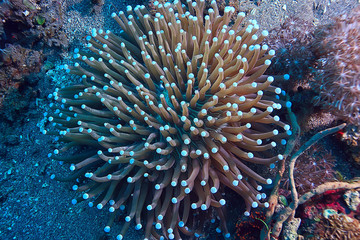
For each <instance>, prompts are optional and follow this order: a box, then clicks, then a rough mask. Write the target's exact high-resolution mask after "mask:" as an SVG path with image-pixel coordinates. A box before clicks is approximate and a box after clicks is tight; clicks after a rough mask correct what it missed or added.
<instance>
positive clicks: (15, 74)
mask: <svg viewBox="0 0 360 240" xmlns="http://www.w3.org/2000/svg"><path fill="white" fill-rule="evenodd" d="M0 57H1V61H0V67H1V68H0V108H1V107H2V105H3V101H4V99H5V98H6V96H8V95H11V93H15V92H18V91H17V90H18V89H19V88H21V87H22V88H23V87H24V86H25V85H26V84H24V83H25V76H27V75H29V74H30V73H36V72H39V71H40V69H41V66H42V61H43V59H44V56H43V54H42V52H41V51H35V50H32V49H28V48H23V47H21V46H20V45H11V44H8V45H7V46H6V48H5V49H3V50H2V52H1V53H0ZM9 98H12V97H11V96H9ZM9 110H10V109H9ZM9 119H12V118H9Z"/></svg>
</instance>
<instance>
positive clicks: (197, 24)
mask: <svg viewBox="0 0 360 240" xmlns="http://www.w3.org/2000/svg"><path fill="white" fill-rule="evenodd" d="M153 5H154V8H155V10H156V13H155V14H154V15H151V14H150V12H149V11H148V10H147V9H146V8H145V7H144V6H137V7H135V8H134V9H133V8H132V7H130V6H129V7H128V8H127V10H126V12H127V15H126V14H125V13H124V12H122V11H120V13H119V15H117V14H115V13H113V14H112V17H113V18H114V19H115V20H116V22H117V23H118V24H119V25H120V27H121V28H122V30H123V31H124V32H122V33H121V34H120V35H119V36H117V35H115V34H114V33H112V32H111V31H104V30H102V29H100V30H95V29H94V30H93V31H92V35H91V36H88V37H87V38H86V39H87V40H88V44H87V48H88V49H89V50H90V51H82V50H79V49H76V51H75V59H77V62H76V63H75V65H74V66H65V69H66V71H68V72H69V73H71V74H75V75H78V76H79V77H81V81H82V82H81V83H80V84H78V85H74V86H69V87H65V88H61V89H56V91H55V92H54V93H53V94H51V95H50V96H49V97H50V98H54V99H55V100H56V101H57V102H58V103H59V104H52V106H53V108H54V113H53V115H52V116H50V117H49V118H48V119H49V121H50V122H53V123H54V126H55V127H56V131H48V132H46V131H45V133H47V134H54V135H57V136H58V139H59V140H60V141H62V142H65V143H67V144H66V145H65V146H64V147H63V148H62V149H55V150H54V154H52V155H51V157H52V158H53V159H56V160H59V161H64V162H67V163H70V164H71V166H70V170H72V171H73V174H72V175H71V176H70V177H69V178H66V180H70V179H74V180H75V179H78V183H77V184H76V185H74V187H73V189H74V190H76V191H77V192H79V193H80V195H79V197H78V198H76V199H74V201H73V202H74V203H77V202H79V201H83V200H86V199H91V202H90V205H91V206H95V205H96V206H97V207H98V208H99V209H102V208H105V207H107V205H109V211H110V212H111V216H112V217H111V219H110V221H109V223H108V225H107V226H106V227H105V231H106V232H109V231H110V229H111V226H112V224H113V220H114V218H115V216H116V215H117V214H118V213H120V212H123V211H125V212H126V216H125V223H124V225H123V228H122V230H121V232H120V233H119V235H118V236H117V238H118V239H122V238H123V237H124V235H125V233H126V231H127V229H128V228H129V226H130V224H131V223H132V222H134V223H136V229H141V228H143V226H144V228H145V238H147V239H148V238H150V237H151V235H152V236H154V237H155V238H159V239H162V238H168V239H174V238H176V239H180V238H181V236H186V235H188V236H195V237H199V236H200V235H201V234H202V233H203V231H204V229H203V228H204V222H205V221H206V219H209V217H213V214H215V213H216V214H215V215H216V216H217V217H218V219H220V221H219V222H218V223H217V224H219V228H218V229H219V231H220V230H221V231H222V232H223V233H224V236H225V237H230V234H229V232H228V230H227V226H226V220H225V216H224V209H225V208H224V207H223V206H224V205H225V203H226V199H224V195H223V193H224V189H225V188H226V187H228V188H230V189H232V190H233V191H234V192H235V193H237V194H238V195H240V196H241V197H242V198H243V199H244V201H245V205H246V211H245V215H249V214H250V210H251V208H257V207H268V204H267V203H266V202H265V200H264V199H266V194H265V193H264V192H263V191H262V188H263V186H262V185H270V184H271V183H272V180H271V179H270V178H264V177H263V176H261V174H260V171H259V172H257V169H258V166H265V167H266V168H268V167H271V166H273V165H274V163H276V162H277V161H279V160H280V161H281V160H283V156H282V155H281V154H279V152H281V151H282V150H281V145H284V144H286V139H287V137H288V135H290V134H291V131H290V126H289V125H287V124H285V123H283V122H282V121H280V117H279V116H278V115H276V114H275V113H274V112H275V111H276V110H279V109H281V106H282V105H281V103H282V101H280V100H278V99H279V98H280V97H279V95H280V94H281V93H282V91H281V89H280V88H278V87H274V86H272V85H271V84H272V82H273V81H274V80H275V79H276V78H282V77H278V76H274V77H272V76H267V75H263V74H264V72H265V71H266V69H267V68H268V66H269V65H270V63H271V61H270V60H269V59H270V58H271V57H272V56H273V55H274V51H272V50H270V51H269V54H267V50H268V46H267V45H262V46H261V45H260V44H261V43H262V40H263V39H264V38H265V37H266V36H267V34H268V33H267V31H263V32H262V33H260V34H258V35H257V34H256V32H257V30H258V29H259V26H258V25H257V24H256V22H255V21H249V22H245V23H242V20H243V19H244V16H245V14H244V13H239V14H237V18H236V20H235V22H234V24H233V25H231V26H230V25H229V23H230V21H231V17H232V15H233V14H234V11H235V9H234V8H232V7H227V8H225V9H224V14H223V15H220V13H219V9H218V7H217V5H216V3H215V2H212V3H211V8H209V9H208V11H207V12H208V14H209V15H206V16H204V8H205V3H204V1H201V0H199V1H196V2H191V1H189V2H188V5H187V6H186V5H182V4H181V2H180V1H175V2H174V3H173V4H171V3H164V4H161V3H159V2H154V4H153ZM136 16H137V17H136ZM243 25H244V26H243ZM77 146H85V147H86V148H85V149H86V150H83V152H79V153H78V154H71V155H70V156H69V155H68V154H67V152H68V151H70V149H72V148H73V147H77ZM259 169H260V168H259ZM145 219H146V220H145ZM153 223H154V224H153Z"/></svg>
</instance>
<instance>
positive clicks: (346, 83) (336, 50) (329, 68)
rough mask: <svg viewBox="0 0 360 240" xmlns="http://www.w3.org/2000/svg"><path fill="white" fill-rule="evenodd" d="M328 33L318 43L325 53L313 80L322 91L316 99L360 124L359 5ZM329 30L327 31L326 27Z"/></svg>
mask: <svg viewBox="0 0 360 240" xmlns="http://www.w3.org/2000/svg"><path fill="white" fill-rule="evenodd" d="M326 30H327V31H328V35H327V36H326V37H324V39H323V41H322V42H320V43H317V50H318V52H319V53H318V54H320V55H322V57H326V60H325V63H324V66H323V67H322V69H321V71H320V74H319V76H318V77H317V78H316V79H315V80H316V81H314V82H313V86H314V88H315V89H316V90H317V91H318V92H319V93H320V94H319V96H318V97H317V98H316V103H317V104H319V105H322V106H325V107H328V108H330V109H331V110H332V112H333V113H334V114H335V115H337V116H340V117H341V118H344V119H346V120H348V121H349V122H351V123H354V124H356V125H359V124H360V7H357V8H355V9H353V11H352V12H350V13H348V14H344V15H341V16H340V17H338V18H337V19H336V22H335V24H334V26H332V27H330V28H328V29H326ZM325 32H326V31H325Z"/></svg>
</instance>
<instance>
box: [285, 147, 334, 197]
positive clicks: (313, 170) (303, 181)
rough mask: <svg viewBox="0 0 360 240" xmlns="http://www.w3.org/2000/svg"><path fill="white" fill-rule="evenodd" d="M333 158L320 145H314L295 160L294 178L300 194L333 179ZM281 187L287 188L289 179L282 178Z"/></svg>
mask: <svg viewBox="0 0 360 240" xmlns="http://www.w3.org/2000/svg"><path fill="white" fill-rule="evenodd" d="M335 162H336V161H335V158H334V157H333V156H332V154H331V152H330V151H329V150H327V149H324V148H323V147H322V146H321V145H315V146H314V147H312V148H311V149H309V150H308V151H306V152H305V153H304V154H303V155H302V156H300V157H299V159H298V161H296V165H295V168H294V179H295V183H296V188H297V190H298V192H299V193H300V194H302V193H305V192H308V191H310V190H311V189H314V188H315V187H317V186H318V185H320V184H323V183H325V182H328V181H332V180H335V173H336V172H335V170H334V167H335ZM283 188H284V189H288V188H289V179H288V178H286V179H284V180H283Z"/></svg>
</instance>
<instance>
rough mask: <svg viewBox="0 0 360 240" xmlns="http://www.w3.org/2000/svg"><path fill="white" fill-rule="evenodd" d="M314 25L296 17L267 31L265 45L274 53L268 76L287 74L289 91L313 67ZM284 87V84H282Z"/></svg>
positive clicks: (303, 78) (314, 58)
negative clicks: (288, 76)
mask: <svg viewBox="0 0 360 240" xmlns="http://www.w3.org/2000/svg"><path fill="white" fill-rule="evenodd" d="M313 32H314V25H313V24H312V22H309V21H305V20H303V19H299V18H296V17H289V18H287V19H285V21H284V22H283V23H282V24H281V25H280V27H278V28H275V29H272V30H271V31H269V36H268V37H267V39H266V43H267V44H268V45H269V46H270V47H271V48H272V49H274V50H275V51H276V54H275V57H274V59H272V61H273V64H272V65H271V66H270V67H269V69H268V70H267V72H268V73H269V74H289V75H290V78H289V79H288V80H289V81H291V82H290V83H289V81H288V82H287V84H288V85H290V86H288V87H287V89H291V88H292V87H294V85H295V84H296V83H298V82H300V81H303V80H305V78H306V77H307V76H308V75H309V73H310V71H311V67H312V66H313V65H314V63H315V60H316V57H315V55H314V53H313V51H312V42H313V41H314V35H313ZM284 85H285V84H284ZM284 87H285V86H284Z"/></svg>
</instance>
